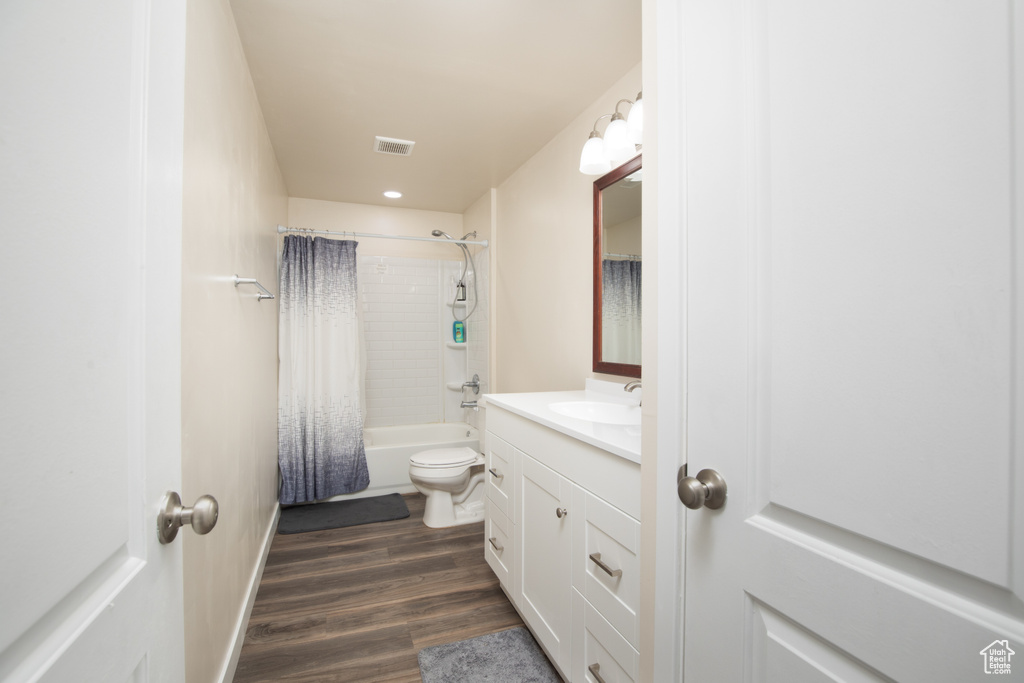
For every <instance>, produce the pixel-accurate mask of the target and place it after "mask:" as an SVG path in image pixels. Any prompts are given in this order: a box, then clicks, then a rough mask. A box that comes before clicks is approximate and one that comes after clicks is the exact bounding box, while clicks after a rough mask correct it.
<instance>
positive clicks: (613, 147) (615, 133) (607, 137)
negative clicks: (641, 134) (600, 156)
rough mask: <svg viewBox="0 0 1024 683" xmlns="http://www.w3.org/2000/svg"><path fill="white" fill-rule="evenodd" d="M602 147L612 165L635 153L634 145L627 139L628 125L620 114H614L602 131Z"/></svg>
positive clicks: (616, 164)
mask: <svg viewBox="0 0 1024 683" xmlns="http://www.w3.org/2000/svg"><path fill="white" fill-rule="evenodd" d="M604 149H605V153H606V154H607V155H608V159H609V160H610V161H611V164H612V166H618V165H619V164H621V163H622V162H623V161H625V160H627V159H630V158H632V157H633V156H635V155H636V145H635V144H634V143H632V142H630V139H629V125H628V124H627V123H626V119H624V118H622V115H621V114H616V115H615V117H613V118H612V121H611V123H609V124H608V127H607V128H606V129H605V131H604Z"/></svg>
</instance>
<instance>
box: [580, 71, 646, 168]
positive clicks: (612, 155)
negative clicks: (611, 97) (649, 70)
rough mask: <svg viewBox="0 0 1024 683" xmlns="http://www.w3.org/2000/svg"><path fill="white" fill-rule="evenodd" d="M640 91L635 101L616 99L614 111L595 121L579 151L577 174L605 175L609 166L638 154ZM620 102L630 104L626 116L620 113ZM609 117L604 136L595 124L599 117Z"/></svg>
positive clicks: (640, 115)
mask: <svg viewBox="0 0 1024 683" xmlns="http://www.w3.org/2000/svg"><path fill="white" fill-rule="evenodd" d="M642 98H643V92H642V91H641V92H640V93H638V94H637V96H636V101H635V102H634V101H633V100H619V101H618V102H617V103H616V104H615V113H614V114H604V115H603V116H599V117H598V118H597V121H594V129H593V130H592V131H590V137H589V138H588V139H587V142H586V144H584V145H583V152H582V153H581V154H580V173H583V174H585V175H604V174H605V173H607V172H608V171H610V170H611V169H612V168H614V167H616V166H619V165H620V164H622V163H623V162H624V161H626V160H628V159H631V158H633V157H634V156H636V153H637V145H639V144H640V142H641V140H643V99H642ZM623 102H628V103H629V104H630V105H631V108H630V110H629V118H628V119H627V118H626V117H625V116H623V115H622V114H621V113H620V112H619V107H620V106H621V105H622V103H623ZM609 118H610V119H611V121H609V122H608V126H607V127H606V128H605V130H604V137H602V136H601V134H600V133H598V132H597V124H598V122H599V121H601V119H609Z"/></svg>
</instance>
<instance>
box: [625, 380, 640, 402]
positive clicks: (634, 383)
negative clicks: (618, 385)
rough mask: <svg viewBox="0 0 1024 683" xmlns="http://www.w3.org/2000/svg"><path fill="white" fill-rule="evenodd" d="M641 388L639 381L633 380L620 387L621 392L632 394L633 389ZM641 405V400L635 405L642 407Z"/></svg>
mask: <svg viewBox="0 0 1024 683" xmlns="http://www.w3.org/2000/svg"><path fill="white" fill-rule="evenodd" d="M641 388H642V387H641V386H640V380H633V381H632V382H630V383H629V384H627V385H626V386H624V387H622V390H623V391H628V392H630V393H633V390H634V389H641ZM643 404H644V402H643V400H642V399H641V401H640V403H638V404H637V405H643Z"/></svg>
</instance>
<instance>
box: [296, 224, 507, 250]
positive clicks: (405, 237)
mask: <svg viewBox="0 0 1024 683" xmlns="http://www.w3.org/2000/svg"><path fill="white" fill-rule="evenodd" d="M277 232H278V234H281V233H285V232H301V233H304V234H307V235H334V236H335V237H379V238H381V239H386V240H413V241H415V242H444V243H445V244H476V245H479V246H481V247H486V246H487V240H479V241H474V240H449V239H444V238H442V237H415V236H413V235H384V234H379V235H378V234H375V233H372V232H348V231H346V232H334V231H333V230H312V229H309V228H286V227H285V226H283V225H278V226H277Z"/></svg>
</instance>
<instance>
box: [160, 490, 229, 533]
mask: <svg viewBox="0 0 1024 683" xmlns="http://www.w3.org/2000/svg"><path fill="white" fill-rule="evenodd" d="M219 515H220V506H219V505H218V504H217V499H216V498H214V497H213V496H200V497H199V500H197V501H196V504H195V505H193V506H192V507H190V508H187V507H184V506H183V505H182V504H181V496H179V495H178V494H177V493H175V492H174V491H168V492H167V494H166V495H165V496H164V498H163V500H162V501H161V502H160V513H159V514H158V515H157V517H156V532H157V535H158V536H159V537H160V542H161V543H170V542H171V541H173V540H174V537H175V536H177V535H178V527H182V526H185V525H186V524H191V525H192V529H193V530H194V531H195V532H196V533H197V534H199V535H202V534H208V533H210V530H211V529H213V527H215V526H216V525H217V517H218V516H219Z"/></svg>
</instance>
